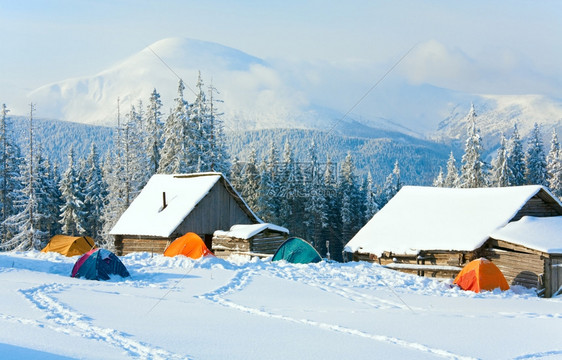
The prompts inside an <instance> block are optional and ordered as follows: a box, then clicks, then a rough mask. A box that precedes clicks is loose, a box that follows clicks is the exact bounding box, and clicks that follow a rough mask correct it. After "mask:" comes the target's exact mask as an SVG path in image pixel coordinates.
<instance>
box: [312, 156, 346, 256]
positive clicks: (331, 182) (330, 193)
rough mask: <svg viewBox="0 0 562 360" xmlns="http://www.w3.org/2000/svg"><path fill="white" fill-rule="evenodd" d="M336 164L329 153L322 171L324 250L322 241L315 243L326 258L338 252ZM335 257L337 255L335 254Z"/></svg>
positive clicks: (339, 222) (339, 238) (339, 229)
mask: <svg viewBox="0 0 562 360" xmlns="http://www.w3.org/2000/svg"><path fill="white" fill-rule="evenodd" d="M336 168H337V166H336V164H334V163H333V162H332V159H331V158H330V155H328V156H327V158H326V168H325V171H324V198H325V201H326V213H325V217H326V225H325V226H323V229H322V238H323V239H326V244H325V245H326V248H325V249H326V250H325V252H322V251H321V249H322V246H323V245H324V244H323V243H319V244H317V248H318V249H319V252H320V254H322V255H324V256H325V257H326V258H331V255H332V254H337V253H338V247H339V246H338V244H340V243H341V242H342V241H343V240H342V238H341V227H342V224H341V217H340V210H339V209H340V201H339V200H338V194H337V180H336V170H335V169H336ZM336 257H337V256H336Z"/></svg>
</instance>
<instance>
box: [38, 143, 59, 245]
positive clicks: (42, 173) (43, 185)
mask: <svg viewBox="0 0 562 360" xmlns="http://www.w3.org/2000/svg"><path fill="white" fill-rule="evenodd" d="M42 153H43V152H42V151H39V152H38V153H37V154H38V155H37V169H36V173H37V177H38V181H39V188H40V189H41V191H38V192H36V194H37V199H38V202H37V203H38V206H37V211H38V212H39V213H41V214H44V217H43V218H42V219H41V221H40V222H39V225H38V226H39V228H40V229H41V230H42V231H45V232H46V233H47V238H51V237H53V236H54V235H56V234H60V233H61V226H60V224H59V222H58V221H59V211H60V208H61V206H62V205H63V204H62V194H61V192H60V189H59V182H60V175H59V174H58V171H57V169H56V167H55V166H53V165H52V164H51V162H50V161H49V158H47V157H46V156H42Z"/></svg>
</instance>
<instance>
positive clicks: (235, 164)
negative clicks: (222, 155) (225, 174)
mask: <svg viewBox="0 0 562 360" xmlns="http://www.w3.org/2000/svg"><path fill="white" fill-rule="evenodd" d="M242 170H244V165H243V164H242V163H241V162H240V159H238V156H235V157H234V159H233V160H232V168H231V169H230V177H229V180H230V183H231V184H232V186H233V187H234V188H235V189H236V191H238V192H242Z"/></svg>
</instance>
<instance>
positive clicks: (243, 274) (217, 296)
mask: <svg viewBox="0 0 562 360" xmlns="http://www.w3.org/2000/svg"><path fill="white" fill-rule="evenodd" d="M262 270H263V269H262ZM258 273H259V272H258V271H257V270H254V269H243V270H239V271H238V272H237V273H236V275H235V276H234V277H233V278H232V279H231V280H230V282H229V283H227V284H226V285H224V286H222V287H220V288H218V289H216V290H214V291H211V292H208V293H206V294H203V295H200V296H198V298H202V299H207V300H209V301H211V302H213V303H215V304H218V305H221V306H224V307H227V308H231V309H235V310H238V311H242V312H245V313H248V314H252V315H257V316H263V317H267V318H272V319H278V320H283V321H288V322H292V323H296V324H303V325H308V326H313V327H316V328H320V329H323V330H329V331H335V332H340V333H345V334H348V335H353V336H358V337H362V338H367V339H371V340H375V341H378V342H384V343H387V344H392V345H397V346H400V347H404V348H408V349H413V350H417V351H420V352H424V353H427V354H432V355H436V356H440V357H443V358H447V359H458V360H468V359H475V358H473V357H468V356H462V355H458V354H454V353H451V352H449V351H447V350H443V349H437V348H432V347H429V346H427V345H423V344H420V343H415V342H410V341H406V340H402V339H399V338H395V337H391V336H385V335H377V334H369V333H367V332H364V331H361V330H357V329H352V328H347V327H344V326H340V325H335V324H328V323H323V322H318V321H312V320H307V319H295V318H292V317H289V316H285V315H279V314H274V313H271V312H267V311H264V310H261V309H256V308H252V307H249V306H245V305H240V304H236V303H234V302H233V301H230V300H228V299H226V296H227V295H229V294H232V293H235V292H238V291H241V290H243V289H244V288H245V287H246V286H247V285H248V284H249V283H250V282H251V279H252V277H253V276H255V275H257V274H258ZM299 281H301V280H300V279H299ZM308 285H311V284H308ZM318 285H319V284H314V285H312V286H318Z"/></svg>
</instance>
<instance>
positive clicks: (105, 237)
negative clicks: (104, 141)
mask: <svg viewBox="0 0 562 360" xmlns="http://www.w3.org/2000/svg"><path fill="white" fill-rule="evenodd" d="M121 174H122V171H121V168H120V162H119V160H118V158H117V157H116V156H113V157H112V156H110V155H109V154H107V155H106V157H105V159H104V161H103V165H102V176H103V182H104V183H105V185H106V186H107V188H106V189H107V195H106V196H105V198H104V202H103V209H102V216H101V220H102V222H103V227H102V239H101V240H102V241H101V244H100V245H101V246H102V247H104V248H106V249H109V250H112V249H113V246H114V243H113V242H114V238H113V236H111V235H109V233H110V231H111V229H113V226H115V224H116V223H117V220H118V219H119V218H120V217H121V215H122V214H123V213H124V212H125V210H126V209H127V205H126V203H125V194H124V188H123V186H122V181H121Z"/></svg>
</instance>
